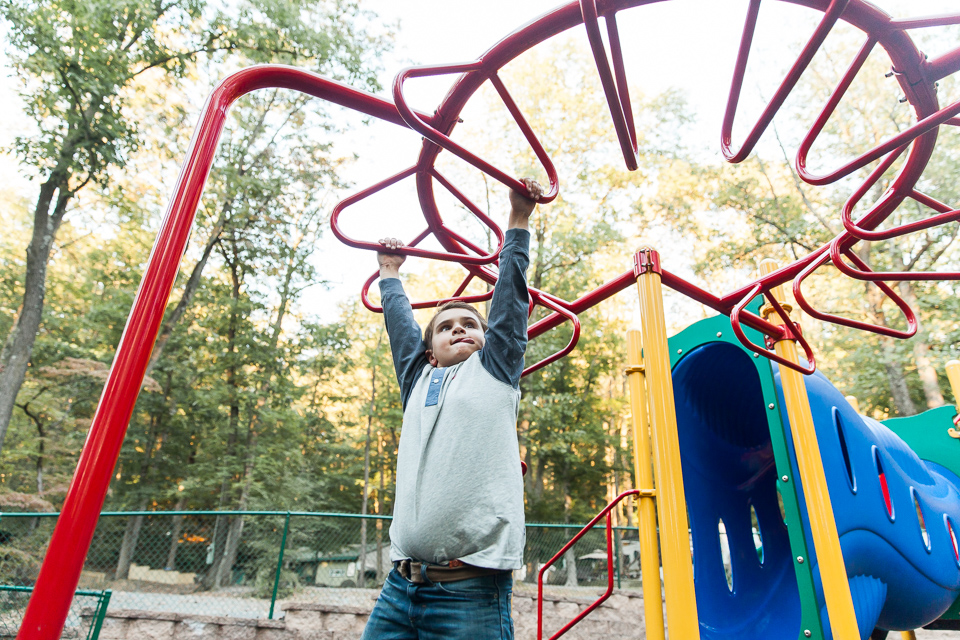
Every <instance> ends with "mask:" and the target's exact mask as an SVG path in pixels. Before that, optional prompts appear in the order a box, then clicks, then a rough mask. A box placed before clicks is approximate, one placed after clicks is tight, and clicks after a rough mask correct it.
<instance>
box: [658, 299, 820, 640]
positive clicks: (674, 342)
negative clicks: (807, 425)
mask: <svg viewBox="0 0 960 640" xmlns="http://www.w3.org/2000/svg"><path fill="white" fill-rule="evenodd" d="M759 304H760V299H759V298H758V299H757V300H755V301H754V302H753V303H751V304H750V309H751V310H752V311H754V312H756V311H757V308H758V307H759ZM743 329H744V333H746V335H747V338H748V339H749V340H751V341H752V342H753V343H754V344H763V336H762V335H761V334H760V333H759V332H758V331H755V330H754V329H751V328H749V327H744V328H743ZM710 342H726V343H728V344H732V345H735V346H736V347H738V348H739V349H740V350H741V351H743V352H744V353H746V354H747V355H749V356H751V357H752V358H753V359H754V364H756V366H757V376H758V377H759V379H760V387H761V389H762V391H763V403H764V405H765V406H767V407H768V410H767V424H768V426H769V428H770V441H771V445H772V447H773V454H774V459H775V461H776V465H777V478H778V480H777V488H778V489H779V490H780V495H781V496H782V498H783V510H784V513H785V514H786V523H787V535H788V537H789V539H790V548H791V553H792V554H793V557H794V558H798V557H800V558H809V557H810V554H809V553H808V552H807V541H806V539H805V538H804V536H803V526H802V521H801V513H803V511H802V510H801V505H800V501H799V498H798V497H797V490H796V485H795V483H794V482H793V481H792V477H791V476H792V472H791V465H790V457H789V453H788V449H787V441H786V437H787V434H786V430H785V428H784V423H783V421H782V420H781V416H780V411H778V410H777V408H778V405H779V400H778V399H777V392H776V384H775V382H774V378H773V369H772V367H771V366H770V360H768V359H766V358H761V357H760V356H759V355H757V354H755V353H753V352H752V351H749V350H747V349H745V348H744V347H743V346H742V345H741V344H740V342H739V341H738V340H737V337H736V336H735V335H734V333H733V329H732V328H731V327H730V319H729V318H728V317H727V316H715V317H713V318H707V319H705V320H701V321H700V322H698V323H696V324H694V325H692V326H690V327H688V328H687V329H685V330H683V331H681V332H680V333H678V334H677V335H675V336H673V337H672V338H670V340H669V342H668V344H669V346H670V367H671V369H672V368H673V367H675V366H676V365H677V363H678V362H680V360H682V359H683V358H684V356H685V355H686V354H688V353H690V352H691V351H692V350H693V349H695V348H697V347H699V346H701V345H704V344H708V343H710ZM771 407H772V408H771ZM784 477H786V478H787V481H786V482H784V481H783V478H784ZM793 567H794V570H795V571H796V575H797V585H798V587H799V593H800V629H799V630H798V635H797V638H798V640H811V639H813V640H823V638H824V635H823V624H822V621H821V619H820V608H819V607H818V606H817V598H816V592H815V591H814V588H813V571H812V570H811V568H810V563H809V562H805V563H803V564H800V563H798V562H796V560H794V562H793ZM805 631H809V632H810V635H806V634H805V633H804V632H805Z"/></svg>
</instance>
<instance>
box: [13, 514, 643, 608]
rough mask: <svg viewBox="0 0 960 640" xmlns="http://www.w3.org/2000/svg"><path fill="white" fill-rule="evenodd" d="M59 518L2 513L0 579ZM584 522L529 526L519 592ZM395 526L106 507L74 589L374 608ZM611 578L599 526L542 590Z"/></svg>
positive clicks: (622, 562)
mask: <svg viewBox="0 0 960 640" xmlns="http://www.w3.org/2000/svg"><path fill="white" fill-rule="evenodd" d="M58 515H59V514H55V513H51V514H36V513H29V514H27V513H2V514H0V585H11V586H19V587H29V586H31V585H32V584H33V581H34V580H35V579H36V575H37V572H38V571H39V567H40V563H41V562H42V560H43V554H44V551H45V549H46V546H47V543H48V542H49V540H50V535H51V533H52V531H53V527H54V525H55V523H56V518H57V517H58ZM582 527H583V525H557V524H530V525H528V526H527V539H526V549H525V554H524V560H525V562H526V565H525V566H524V568H523V569H521V570H519V571H516V572H515V574H514V578H515V588H516V589H518V590H529V591H535V590H536V585H537V575H538V573H539V571H540V569H541V567H542V566H543V565H544V564H545V563H546V562H547V561H548V560H549V559H550V558H551V557H553V556H554V554H556V553H557V551H559V550H560V549H561V547H563V545H564V544H566V543H567V541H569V540H570V539H571V538H572V537H573V536H574V535H575V534H576V533H577V532H578V531H579V530H580V529H581V528H582ZM389 528H390V518H389V517H387V516H375V515H371V516H360V515H357V514H338V513H302V512H275V511H256V512H255V511H246V512H238V511H221V512H216V511H181V512H139V513H136V512H135V513H129V512H106V513H103V514H101V517H100V521H99V524H98V526H97V530H96V533H95V534H94V537H93V541H92V543H91V545H90V552H89V553H88V554H87V558H86V562H85V564H84V568H83V573H82V574H81V577H80V584H79V585H78V587H79V589H82V590H90V591H103V590H110V591H111V592H112V595H111V597H110V601H109V609H110V610H111V611H114V610H118V609H135V610H144V611H165V612H173V613H183V614H200V615H211V616H228V617H238V618H272V619H278V618H280V617H282V615H283V611H282V607H281V606H280V605H281V604H282V603H283V602H284V601H296V602H317V603H324V604H331V605H369V604H370V603H372V601H373V600H374V599H375V598H376V595H377V593H378V591H379V587H380V585H381V584H382V582H383V580H384V578H385V576H386V574H387V573H388V572H389V571H390V570H391V569H392V568H393V565H392V563H391V562H390V536H389ZM637 540H638V536H637V530H636V529H635V528H630V527H617V528H616V529H615V531H614V547H615V555H614V558H615V561H614V573H615V576H614V578H615V580H616V586H617V587H619V588H623V589H639V584H640V582H639V579H640V569H639V543H638V542H637ZM607 580H608V572H607V556H606V539H605V533H604V529H603V525H602V524H600V525H598V527H597V528H596V529H594V530H593V531H591V532H589V533H587V534H586V535H585V536H584V537H583V538H582V539H581V540H580V541H578V542H577V544H576V545H574V547H572V548H571V549H570V551H569V552H567V553H566V554H565V555H564V556H563V557H562V558H560V559H559V560H558V561H557V562H556V563H555V564H554V565H553V566H551V567H550V568H548V569H547V570H546V572H545V575H544V584H545V592H546V593H548V594H552V595H557V596H559V595H563V594H566V595H575V596H579V595H582V596H584V597H592V596H595V595H596V594H598V593H599V592H600V591H602V589H603V588H605V587H606V585H607ZM20 597H21V598H22V596H20ZM0 606H2V605H0Z"/></svg>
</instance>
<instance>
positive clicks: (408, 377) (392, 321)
mask: <svg viewBox="0 0 960 640" xmlns="http://www.w3.org/2000/svg"><path fill="white" fill-rule="evenodd" d="M380 244H382V245H383V247H384V251H382V252H378V253H377V263H378V264H379V265H380V300H381V302H380V304H381V305H382V306H383V320H384V322H385V323H386V325H387V335H388V336H389V337H390V351H391V352H392V353H393V368H394V370H396V372H397V382H399V383H400V398H401V400H402V402H403V406H404V407H406V405H407V399H408V398H409V397H410V392H411V391H413V386H414V385H415V384H416V382H417V378H418V377H419V375H420V372H421V371H422V370H423V366H424V365H425V364H427V356H426V355H425V352H424V348H423V337H422V335H421V334H420V325H418V324H417V323H416V321H415V320H414V318H413V309H412V308H411V306H410V300H409V299H408V298H407V294H406V293H404V291H403V286H402V285H401V284H400V265H402V264H403V261H404V260H405V259H406V257H405V256H402V255H400V254H396V253H390V252H389V251H390V250H391V249H398V248H399V247H402V246H403V243H402V242H400V241H399V240H397V239H396V238H384V239H382V240H380Z"/></svg>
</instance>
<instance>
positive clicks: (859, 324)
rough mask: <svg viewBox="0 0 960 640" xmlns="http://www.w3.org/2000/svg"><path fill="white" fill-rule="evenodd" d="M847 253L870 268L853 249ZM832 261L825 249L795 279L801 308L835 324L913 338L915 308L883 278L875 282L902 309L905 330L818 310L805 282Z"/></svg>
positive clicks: (796, 296) (896, 336)
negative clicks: (905, 324) (805, 289)
mask: <svg viewBox="0 0 960 640" xmlns="http://www.w3.org/2000/svg"><path fill="white" fill-rule="evenodd" d="M846 255H847V257H848V258H850V259H851V260H852V261H855V262H856V263H857V264H858V265H859V267H860V268H861V269H864V270H869V269H868V267H867V265H866V264H865V263H864V262H863V261H862V260H861V259H860V258H859V257H858V256H857V254H855V253H853V252H852V251H847V252H846ZM829 261H830V254H829V252H826V251H824V252H823V253H821V254H820V258H819V259H818V260H817V261H815V262H811V263H810V264H809V265H807V268H806V269H804V270H803V271H802V272H800V275H799V276H797V278H796V280H794V281H793V297H794V298H796V300H797V304H798V305H799V306H800V308H801V309H803V310H804V311H806V312H807V313H808V314H809V315H810V316H811V317H813V318H816V319H817V320H821V321H823V322H830V323H833V324H838V325H841V326H844V327H850V328H851V329H860V330H862V331H869V332H871V333H877V334H880V335H883V336H889V337H891V338H901V339H906V338H912V337H913V336H914V335H916V333H917V328H918V326H919V325H918V323H917V316H916V314H915V313H914V311H913V309H911V308H910V305H909V304H907V302H906V301H905V300H904V299H903V298H901V297H900V296H899V295H897V293H896V292H895V291H894V290H893V289H892V288H891V287H890V286H889V285H888V284H887V283H886V282H883V281H882V280H877V281H876V282H875V283H874V284H876V285H877V287H878V288H879V289H880V290H881V291H882V292H883V293H884V295H886V296H887V297H888V298H890V299H891V300H893V303H894V304H895V305H897V308H898V309H900V312H901V313H903V315H904V318H905V319H906V321H907V329H906V330H905V331H899V330H897V329H894V328H892V327H884V326H880V325H875V324H870V323H869V322H863V321H860V320H851V319H850V318H845V317H843V316H838V315H835V314H831V313H826V312H823V311H818V310H817V309H816V308H814V306H813V305H812V304H810V302H809V301H807V298H806V296H804V295H803V290H802V287H803V282H804V280H806V279H807V278H808V277H809V276H810V275H812V274H813V272H814V271H816V270H817V269H819V268H820V267H822V266H823V265H824V264H826V263H827V262H829Z"/></svg>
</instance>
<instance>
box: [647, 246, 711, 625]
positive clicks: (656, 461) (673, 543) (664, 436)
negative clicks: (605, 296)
mask: <svg viewBox="0 0 960 640" xmlns="http://www.w3.org/2000/svg"><path fill="white" fill-rule="evenodd" d="M635 260H636V269H635V273H636V275H637V290H638V292H639V293H640V316H641V317H640V320H641V335H642V340H643V349H644V358H643V363H644V369H645V375H646V381H647V393H649V399H650V424H651V427H652V429H651V435H652V439H653V452H654V455H653V469H654V473H655V474H656V483H657V517H658V519H659V522H660V546H661V549H662V552H661V556H662V558H663V586H664V591H665V593H666V599H667V632H668V634H669V635H670V637H671V638H678V639H680V640H697V639H698V638H700V620H699V617H698V615H697V594H696V591H695V589H694V585H693V560H692V558H691V556H690V528H689V523H688V521H687V501H686V496H685V495H684V491H683V473H682V470H681V466H680V464H681V463H680V437H679V435H678V434H677V414H676V408H675V406H674V400H673V377H672V374H671V371H670V353H669V347H668V346H667V327H666V323H665V321H664V315H663V288H662V284H661V281H660V278H661V275H660V274H661V270H660V254H658V253H657V252H656V251H654V250H653V249H649V248H644V249H641V250H640V251H639V252H638V253H637V255H636V257H635Z"/></svg>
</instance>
